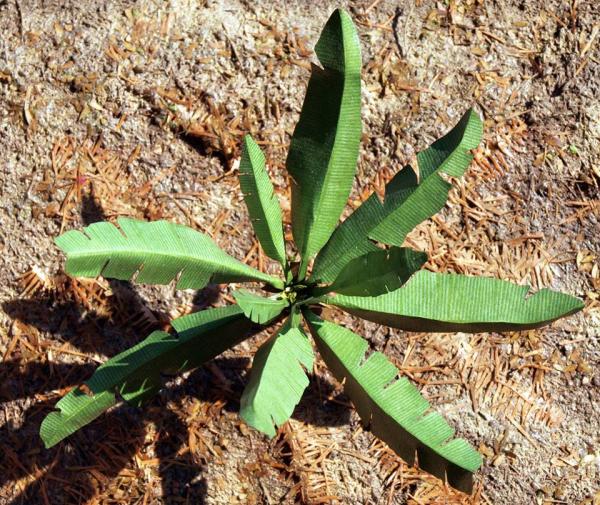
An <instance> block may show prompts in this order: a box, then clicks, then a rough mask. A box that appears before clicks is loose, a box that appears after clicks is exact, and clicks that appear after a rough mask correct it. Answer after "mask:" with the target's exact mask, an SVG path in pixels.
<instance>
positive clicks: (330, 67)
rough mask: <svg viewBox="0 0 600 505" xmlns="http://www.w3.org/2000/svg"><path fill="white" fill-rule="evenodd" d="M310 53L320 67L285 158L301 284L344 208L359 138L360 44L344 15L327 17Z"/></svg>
mask: <svg viewBox="0 0 600 505" xmlns="http://www.w3.org/2000/svg"><path fill="white" fill-rule="evenodd" d="M315 52H316V53H317V56H318V58H319V61H320V62H321V64H322V65H323V68H320V67H318V66H316V65H313V68H312V74H311V77H310V81H309V83H308V89H307V91H306V98H305V100H304V104H303V106H302V111H301V113H300V120H299V121H298V124H297V125H296V129H295V130H294V135H293V137H292V141H291V144H290V150H289V154H288V158H287V169H288V171H289V173H290V175H291V185H292V232H293V235H294V240H295V242H296V245H297V246H298V249H299V250H300V254H301V257H302V263H301V266H300V278H301V279H302V278H303V277H304V275H305V272H306V267H307V265H308V261H309V260H310V258H311V257H312V256H313V255H314V254H316V253H317V252H318V251H319V249H321V247H323V245H324V244H325V242H327V239H328V238H329V236H330V235H331V232H332V231H333V229H334V228H335V226H336V223H337V222H338V220H339V217H340V214H341V213H342V210H343V209H344V206H345V204H346V201H347V199H348V195H349V194H350V189H351V187H352V179H353V177H354V173H355V170H356V160H357V157H358V146H359V142H360V136H361V118H360V67H361V55H360V43H359V39H358V34H357V33H356V28H355V27H354V24H353V23H352V19H351V18H350V16H349V15H348V14H347V13H346V12H344V11H342V10H339V9H338V10H336V11H335V12H334V13H333V14H332V15H331V17H330V18H329V20H328V21H327V24H326V25H325V28H324V29H323V32H322V33H321V37H320V38H319V41H318V42H317V45H316V47H315Z"/></svg>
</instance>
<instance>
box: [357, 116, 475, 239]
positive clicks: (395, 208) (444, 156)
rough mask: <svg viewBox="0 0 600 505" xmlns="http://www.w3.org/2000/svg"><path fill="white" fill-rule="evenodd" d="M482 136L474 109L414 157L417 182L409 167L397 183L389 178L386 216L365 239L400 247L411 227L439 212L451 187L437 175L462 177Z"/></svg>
mask: <svg viewBox="0 0 600 505" xmlns="http://www.w3.org/2000/svg"><path fill="white" fill-rule="evenodd" d="M482 135H483V125H482V123H481V119H479V116H478V115H477V113H476V112H475V111H474V110H469V111H467V112H466V113H465V114H464V115H463V117H462V118H461V119H460V121H459V122H458V124H457V125H456V126H455V127H454V128H453V129H452V130H451V131H450V132H449V133H448V134H446V135H445V136H444V137H442V138H441V139H439V140H436V141H435V142H434V143H433V144H432V145H431V146H430V147H429V148H428V149H426V150H425V151H422V152H420V153H419V154H417V162H418V165H419V181H418V182H417V179H416V177H411V173H412V169H411V167H410V166H409V167H406V168H405V169H404V170H403V171H402V172H404V174H403V175H402V176H401V178H402V180H401V181H400V180H398V181H394V180H393V179H392V181H391V182H390V184H388V187H387V188H386V197H385V201H384V203H383V207H384V209H383V210H384V213H385V215H386V217H385V218H384V219H383V220H382V221H381V222H380V223H379V224H378V225H377V226H376V227H375V228H374V229H373V230H372V231H371V233H370V234H369V237H370V238H372V239H373V240H378V241H379V242H383V243H384V244H389V245H396V246H401V245H402V244H403V242H404V239H405V238H406V236H407V235H408V234H409V233H410V232H411V231H412V230H413V228H414V227H415V226H417V225H418V224H419V223H421V222H423V221H425V219H428V218H430V217H431V216H433V215H434V214H436V213H437V212H439V211H440V210H441V209H442V208H443V207H444V205H445V204H446V200H447V199H448V192H449V191H450V188H451V187H452V185H451V184H450V183H448V182H446V181H445V180H444V179H443V178H442V177H440V175H441V174H445V175H449V176H453V177H460V176H461V175H463V174H464V173H465V170H466V169H467V168H468V167H469V164H470V163H471V160H472V159H473V155H472V154H471V153H470V150H471V149H475V148H476V147H477V146H478V145H479V142H481V137H482ZM402 172H400V173H401V174H402ZM411 179H412V180H411Z"/></svg>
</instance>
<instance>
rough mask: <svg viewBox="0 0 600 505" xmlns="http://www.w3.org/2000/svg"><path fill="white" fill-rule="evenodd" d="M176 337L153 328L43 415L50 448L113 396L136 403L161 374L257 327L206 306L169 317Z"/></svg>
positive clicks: (200, 359)
mask: <svg viewBox="0 0 600 505" xmlns="http://www.w3.org/2000/svg"><path fill="white" fill-rule="evenodd" d="M172 325H173V328H174V329H175V330H176V331H177V334H176V335H172V334H169V333H166V332H164V331H155V332H153V333H152V334H150V336H148V337H147V338H146V339H145V340H144V341H142V342H140V343H139V344H137V345H135V346H133V347H132V348H130V349H128V350H126V351H124V352H122V353H121V354H118V355H117V356H115V357H114V358H111V359H110V360H108V361H107V362H106V363H104V364H103V365H101V366H100V367H98V368H97V369H96V371H95V372H94V374H93V375H92V377H91V378H90V379H89V380H88V381H86V382H85V385H86V386H87V388H88V389H89V390H90V394H89V395H88V394H86V392H84V391H83V390H82V389H81V388H75V389H73V390H72V391H71V392H69V393H68V394H67V395H66V396H65V397H64V398H62V399H61V400H60V401H59V402H58V403H57V404H56V408H57V409H58V410H57V411H56V412H51V413H50V414H48V415H47V416H46V418H45V419H44V421H43V422H42V426H41V428H40V435H41V437H42V439H43V440H44V444H45V445H46V447H52V446H53V445H55V444H57V443H58V442H60V441H61V440H62V439H64V438H66V437H68V436H69V435H71V434H72V433H74V432H75V431H77V430H78V429H79V428H81V427H83V426H85V425H86V424H88V423H90V422H91V421H92V420H94V419H95V418H97V417H98V416H99V415H100V414H102V413H103V412H105V411H106V410H107V409H108V408H110V407H112V406H113V405H116V404H117V403H118V397H117V394H118V395H120V397H122V398H123V399H124V400H125V401H127V402H128V403H130V404H132V405H140V404H141V403H142V402H143V401H144V400H145V399H147V398H148V397H149V396H151V395H154V394H155V393H156V392H157V391H158V390H159V389H160V387H161V386H162V378H161V376H162V374H166V373H169V374H174V373H180V372H184V371H186V370H190V369H192V368H195V367H197V366H199V365H201V364H202V363H204V362H206V361H208V360H210V359H212V358H214V357H215V356H217V355H219V354H221V353H222V352H223V351H225V350H227V349H228V348H230V347H233V346H234V345H237V344H238V343H240V342H241V341H242V340H244V339H246V338H248V337H249V336H251V335H252V334H254V333H256V332H257V331H260V328H259V327H257V326H255V325H254V324H253V323H252V322H251V321H250V320H248V319H247V318H246V317H245V316H244V315H243V313H242V310H241V309H240V308H239V307H238V306H235V305H234V306H229V307H223V308H218V309H208V310H203V311H200V312H196V313H194V314H191V315H189V316H184V317H181V318H179V319H175V320H173V321H172Z"/></svg>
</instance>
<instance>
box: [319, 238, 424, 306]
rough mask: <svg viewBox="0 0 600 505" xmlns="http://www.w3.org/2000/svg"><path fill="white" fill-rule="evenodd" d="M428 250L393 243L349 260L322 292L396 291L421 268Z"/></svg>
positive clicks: (373, 292) (356, 293)
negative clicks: (408, 247)
mask: <svg viewBox="0 0 600 505" xmlns="http://www.w3.org/2000/svg"><path fill="white" fill-rule="evenodd" d="M426 261H427V254H425V253H422V252H417V251H413V250H412V249H407V248H404V247H392V248H390V249H387V250H383V249H380V250H378V251H373V252H370V253H367V254H365V255H363V256H360V257H358V258H355V259H353V260H352V261H350V262H349V263H348V264H347V265H346V266H345V267H344V269H343V270H342V271H341V272H340V274H339V275H338V277H337V279H336V280H335V281H334V282H333V284H332V285H331V286H327V287H323V288H319V290H318V291H320V292H323V293H330V292H335V293H337V294H341V295H350V296H377V295H380V294H382V293H387V292H389V291H394V290H396V289H398V288H399V287H400V286H402V285H403V284H404V283H405V282H406V281H407V280H408V278H409V277H410V276H411V275H412V274H414V273H415V272H416V271H417V270H419V269H420V268H421V267H422V266H423V264H424V263H425V262H426Z"/></svg>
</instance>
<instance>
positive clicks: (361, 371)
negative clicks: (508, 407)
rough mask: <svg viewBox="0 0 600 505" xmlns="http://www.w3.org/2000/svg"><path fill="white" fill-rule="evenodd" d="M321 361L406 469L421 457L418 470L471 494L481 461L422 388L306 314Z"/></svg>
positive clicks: (355, 338)
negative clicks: (431, 409) (406, 466)
mask: <svg viewBox="0 0 600 505" xmlns="http://www.w3.org/2000/svg"><path fill="white" fill-rule="evenodd" d="M304 315H305V318H306V319H307V321H308V323H309V327H310V330H311V333H312V334H313V336H314V338H315V341H316V343H317V348H318V349H319V353H320V354H321V356H322V357H323V360H324V361H325V363H326V364H327V366H328V367H329V369H330V370H331V371H332V372H333V374H334V376H335V377H336V378H337V380H339V381H340V382H343V383H344V392H345V393H346V394H347V395H348V397H349V398H350V400H352V403H353V404H354V406H355V407H356V410H357V411H358V414H359V415H360V417H361V419H362V420H363V422H364V423H365V424H366V425H367V426H368V427H369V428H370V430H371V431H372V432H373V434H374V435H376V436H377V437H378V438H380V439H381V440H383V441H384V442H385V443H387V444H388V445H389V446H390V447H391V448H392V449H393V450H394V451H395V452H396V453H398V454H399V455H400V456H401V457H402V458H403V459H404V460H406V462H407V463H408V464H413V463H414V461H415V454H416V455H418V461H419V467H421V468H422V469H424V470H426V471H428V472H430V473H431V474H433V475H435V476H437V477H439V478H440V479H444V478H446V477H447V479H448V482H449V483H450V485H452V486H453V487H455V488H457V489H460V490H463V491H465V492H470V491H471V487H472V477H471V473H472V472H474V471H475V470H477V469H478V468H479V467H480V466H481V456H480V455H479V453H478V452H477V451H476V450H475V449H474V448H473V447H471V446H470V445H469V444H468V442H466V441H465V440H463V439H461V438H454V439H452V437H453V436H454V430H453V429H452V428H451V427H450V426H449V425H448V423H447V422H446V421H445V420H444V419H443V417H442V416H440V415H439V414H437V413H435V412H430V411H429V409H430V405H429V402H428V401H427V400H425V398H423V396H421V394H420V393H419V391H418V389H417V388H416V387H415V386H414V385H413V384H411V383H410V382H409V381H408V380H407V379H406V378H405V377H399V376H398V374H399V371H398V369H397V368H396V367H395V366H394V365H393V364H392V363H391V362H390V361H389V360H388V359H387V358H386V357H385V356H384V355H383V354H382V353H380V352H374V353H372V354H368V348H369V345H368V343H367V341H366V340H364V339H363V338H362V337H360V336H359V335H357V334H356V333H353V332H351V331H350V330H347V329H346V328H342V327H341V326H338V325H336V324H334V323H330V322H327V321H323V320H321V319H320V318H318V317H317V316H316V315H315V314H313V313H312V312H310V311H306V312H305V313H304Z"/></svg>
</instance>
